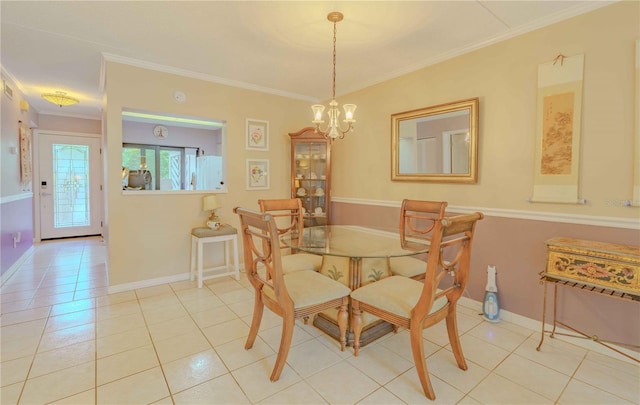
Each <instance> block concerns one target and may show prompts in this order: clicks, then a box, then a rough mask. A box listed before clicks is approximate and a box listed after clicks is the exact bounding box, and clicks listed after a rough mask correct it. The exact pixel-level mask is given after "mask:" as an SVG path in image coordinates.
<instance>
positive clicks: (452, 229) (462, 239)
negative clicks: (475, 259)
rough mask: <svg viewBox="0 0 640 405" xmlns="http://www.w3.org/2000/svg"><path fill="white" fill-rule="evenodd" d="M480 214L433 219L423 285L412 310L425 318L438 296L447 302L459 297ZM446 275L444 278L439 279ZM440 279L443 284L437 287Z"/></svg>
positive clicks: (465, 282)
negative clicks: (445, 297) (434, 220)
mask: <svg viewBox="0 0 640 405" xmlns="http://www.w3.org/2000/svg"><path fill="white" fill-rule="evenodd" d="M483 217H484V216H483V215H482V213H479V212H476V213H473V214H464V215H457V216H453V217H445V218H442V219H441V220H440V221H437V222H436V224H435V226H434V230H433V232H432V234H431V246H430V247H429V253H428V254H427V270H426V276H425V280H424V286H423V289H422V294H421V296H420V299H419V300H418V303H417V304H416V306H415V307H414V311H418V312H419V313H423V315H424V316H425V317H426V316H427V315H428V314H429V311H430V310H431V307H432V305H433V302H434V301H435V300H436V299H438V298H439V297H441V296H444V295H446V296H447V299H448V301H449V302H450V303H455V302H456V301H457V300H458V299H459V298H460V296H462V293H463V292H464V289H465V288H466V286H467V283H468V279H469V265H470V262H471V244H472V241H473V237H474V233H475V226H476V223H477V222H478V221H479V220H481V219H482V218H483ZM447 237H448V238H447ZM447 276H449V277H447ZM447 278H449V280H448V281H443V280H447ZM442 282H445V283H446V285H445V286H441V283H442ZM439 287H440V288H442V291H440V292H438V291H437V290H438V288H439Z"/></svg>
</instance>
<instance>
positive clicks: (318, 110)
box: [311, 11, 357, 141]
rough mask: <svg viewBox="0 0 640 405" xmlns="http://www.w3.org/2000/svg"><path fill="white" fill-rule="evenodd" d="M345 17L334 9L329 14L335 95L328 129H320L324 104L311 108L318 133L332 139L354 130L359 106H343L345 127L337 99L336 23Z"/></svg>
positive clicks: (342, 136) (332, 99)
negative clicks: (331, 31)
mask: <svg viewBox="0 0 640 405" xmlns="http://www.w3.org/2000/svg"><path fill="white" fill-rule="evenodd" d="M343 18H344V16H343V15H342V13H340V12H338V11H333V12H331V13H329V14H328V15H327V20H329V21H331V22H333V97H332V98H331V102H330V103H329V110H328V111H327V115H328V116H329V124H328V125H327V128H326V129H324V130H322V129H320V124H324V120H323V119H322V113H323V112H324V106H323V105H322V104H314V105H312V106H311V110H313V121H312V122H313V123H314V124H316V133H320V134H322V136H324V137H325V138H326V139H328V140H330V141H333V140H335V139H342V138H344V136H345V135H346V134H347V133H349V132H351V131H353V123H354V122H356V120H354V119H353V113H354V112H355V111H356V108H357V106H356V105H355V104H345V105H344V106H343V108H344V120H343V122H344V123H345V124H347V128H346V129H343V128H342V127H341V125H340V123H339V122H338V118H339V117H340V110H339V109H338V102H337V101H336V32H337V29H336V24H337V23H338V22H340V21H342V19H343Z"/></svg>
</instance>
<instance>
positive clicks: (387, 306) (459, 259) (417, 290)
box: [351, 212, 483, 400]
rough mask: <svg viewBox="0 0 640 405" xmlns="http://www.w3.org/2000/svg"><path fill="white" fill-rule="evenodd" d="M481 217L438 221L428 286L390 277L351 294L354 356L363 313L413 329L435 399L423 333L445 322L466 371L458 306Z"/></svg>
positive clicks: (423, 376)
mask: <svg viewBox="0 0 640 405" xmlns="http://www.w3.org/2000/svg"><path fill="white" fill-rule="evenodd" d="M482 218H483V215H482V214H481V213H479V212H477V213H475V214H466V215H460V216H455V217H448V218H443V219H441V220H440V221H436V223H435V227H434V229H433V232H432V237H431V246H430V248H429V253H428V254H427V263H426V277H425V279H424V282H421V281H418V280H414V279H411V278H407V277H402V276H391V277H387V278H385V279H382V280H380V281H377V282H375V283H371V284H367V285H366V286H363V287H360V288H358V289H356V290H354V291H353V292H351V308H352V317H351V328H352V330H353V334H354V336H353V338H354V342H353V348H354V354H355V355H356V356H357V355H358V351H359V349H360V334H361V332H362V327H363V321H362V312H363V311H365V312H368V313H370V314H372V315H374V316H377V317H379V318H380V319H382V320H385V321H387V322H389V323H391V324H393V325H396V326H399V327H403V328H407V329H409V335H410V336H411V351H412V352H413V360H414V363H415V366H416V371H417V372H418V377H419V378H420V384H421V385H422V389H423V391H424V393H425V395H426V396H427V398H429V399H431V400H433V399H435V393H434V391H433V387H432V386H431V380H430V379H429V372H428V370H427V362H426V360H425V354H424V339H423V336H422V330H423V329H424V328H428V327H430V326H433V325H435V324H437V323H438V322H440V321H441V320H443V319H445V320H446V324H447V334H448V335H449V343H450V344H451V350H452V351H453V355H454V357H455V359H456V363H457V364H458V367H460V368H461V369H462V370H466V369H467V363H466V362H465V359H464V355H463V353H462V346H461V345H460V339H459V337H458V325H457V320H456V304H457V302H458V299H459V298H460V296H461V295H462V293H463V292H464V290H465V288H466V287H467V282H468V278H469V262H470V258H471V244H472V242H473V235H474V231H475V226H476V222H477V221H478V220H480V219H482ZM449 276H450V277H449ZM445 277H446V278H447V279H445ZM441 281H442V282H443V284H447V285H446V286H442V287H443V289H442V290H440V289H438V286H439V285H440V284H441Z"/></svg>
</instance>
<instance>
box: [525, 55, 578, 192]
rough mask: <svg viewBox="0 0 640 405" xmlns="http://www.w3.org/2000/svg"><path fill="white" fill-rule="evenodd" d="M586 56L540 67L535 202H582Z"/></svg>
mask: <svg viewBox="0 0 640 405" xmlns="http://www.w3.org/2000/svg"><path fill="white" fill-rule="evenodd" d="M583 71H584V55H577V56H571V57H565V56H558V57H557V58H556V59H555V60H554V61H551V62H549V63H545V64H542V65H539V66H538V102H537V106H538V115H537V120H536V122H537V126H536V156H535V175H534V184H533V197H532V198H531V201H532V202H550V203H574V204H576V203H580V202H581V200H580V199H579V198H578V180H579V172H578V171H579V167H580V166H579V164H580V122H581V113H582V80H583Z"/></svg>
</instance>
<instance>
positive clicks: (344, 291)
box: [263, 271, 351, 309]
mask: <svg viewBox="0 0 640 405" xmlns="http://www.w3.org/2000/svg"><path fill="white" fill-rule="evenodd" d="M283 278H284V284H285V286H286V287H287V292H288V293H289V296H290V297H291V299H292V300H293V302H294V309H297V308H304V307H309V306H312V305H316V304H322V303H324V302H327V301H331V300H333V299H337V298H341V297H344V296H346V295H349V293H350V292H351V290H349V287H346V286H344V285H342V284H341V283H338V282H337V281H334V280H331V279H330V278H329V277H325V276H323V275H322V274H320V273H316V272H315V271H295V272H293V273H289V274H285V275H284V276H283ZM263 291H264V293H265V295H266V296H267V297H269V298H270V299H271V300H274V301H275V299H276V296H275V292H274V291H273V289H272V288H269V287H268V286H266V285H265V286H264V288H263Z"/></svg>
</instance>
